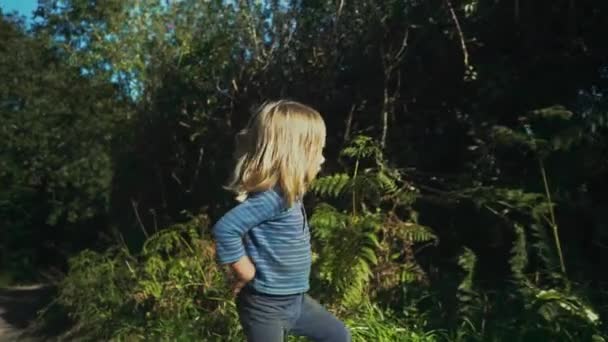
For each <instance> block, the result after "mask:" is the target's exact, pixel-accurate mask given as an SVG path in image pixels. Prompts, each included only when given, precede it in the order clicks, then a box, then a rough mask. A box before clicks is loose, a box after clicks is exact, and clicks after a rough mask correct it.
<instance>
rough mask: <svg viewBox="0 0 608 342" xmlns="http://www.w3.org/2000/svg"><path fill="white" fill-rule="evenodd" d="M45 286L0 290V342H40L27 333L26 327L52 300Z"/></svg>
mask: <svg viewBox="0 0 608 342" xmlns="http://www.w3.org/2000/svg"><path fill="white" fill-rule="evenodd" d="M52 294H53V288H52V287H50V286H46V285H32V286H18V287H8V288H0V342H5V341H6V342H12V341H28V342H34V341H42V340H43V339H42V338H40V337H36V336H32V335H31V334H29V333H28V331H27V327H28V326H29V325H30V323H32V322H33V321H34V319H35V318H36V313H37V311H38V310H40V309H42V308H43V307H44V306H45V305H46V304H47V303H49V301H50V300H51V298H52Z"/></svg>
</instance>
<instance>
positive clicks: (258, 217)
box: [213, 100, 350, 342]
mask: <svg viewBox="0 0 608 342" xmlns="http://www.w3.org/2000/svg"><path fill="white" fill-rule="evenodd" d="M236 144H237V146H236V158H237V164H236V168H235V170H234V174H233V177H232V180H231V181H230V184H229V185H228V187H227V188H228V189H230V190H232V191H234V192H235V193H236V194H237V195H238V196H237V199H239V200H240V201H241V203H240V204H238V205H237V206H236V207H234V208H233V209H232V210H230V211H229V212H228V213H226V214H225V215H224V216H223V217H222V218H221V219H220V220H219V221H218V222H217V223H216V224H215V226H214V227H213V235H214V238H215V241H216V248H217V258H218V261H219V263H220V264H227V265H230V267H229V268H230V269H231V270H232V272H233V274H234V277H235V278H236V280H235V281H234V284H233V287H232V290H233V293H234V294H235V295H236V296H237V297H236V304H237V309H238V313H239V319H240V322H241V325H242V326H243V330H244V332H245V335H246V336H247V341H249V342H282V341H284V336H285V334H286V333H290V334H294V335H299V336H306V337H308V338H310V339H311V340H313V341H327V342H343V341H350V333H349V331H348V330H347V328H346V327H345V325H344V324H343V323H342V322H341V321H339V320H338V319H337V318H336V317H335V316H333V315H332V314H331V313H329V312H328V311H327V310H325V309H324V308H323V307H322V306H321V305H320V304H319V303H317V302H316V301H315V300H314V299H312V298H311V297H310V296H308V295H307V294H306V292H307V291H308V289H309V275H310V266H311V249H310V232H309V228H308V222H307V219H306V212H305V210H304V207H303V206H302V197H303V196H304V193H305V192H306V188H307V186H308V185H309V184H310V183H311V181H312V180H313V179H314V178H315V177H316V175H317V173H318V172H319V170H320V169H321V164H323V162H324V161H325V159H324V158H323V148H324V146H325V123H324V122H323V119H322V118H321V115H320V114H319V113H318V112H317V111H316V110H314V109H312V108H310V107H308V106H306V105H303V104H301V103H298V102H295V101H287V100H281V101H276V102H270V103H266V104H264V105H262V106H261V108H260V109H259V110H258V111H257V113H255V115H254V116H253V117H252V118H251V120H250V122H249V124H248V126H247V128H245V129H244V130H243V131H241V132H240V133H239V134H238V135H237V142H236Z"/></svg>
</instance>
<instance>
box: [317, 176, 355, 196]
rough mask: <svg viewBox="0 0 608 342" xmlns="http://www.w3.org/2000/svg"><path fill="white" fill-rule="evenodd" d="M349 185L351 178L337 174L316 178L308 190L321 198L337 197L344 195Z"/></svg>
mask: <svg viewBox="0 0 608 342" xmlns="http://www.w3.org/2000/svg"><path fill="white" fill-rule="evenodd" d="M350 183H351V177H350V176H349V175H347V174H346V173H337V174H333V175H330V176H325V177H320V178H317V179H316V180H315V181H314V182H313V183H312V185H311V187H310V189H311V190H312V191H313V192H314V193H316V194H317V195H321V196H331V197H338V196H340V195H341V194H342V193H344V192H345V191H346V189H347V187H348V186H349V185H350Z"/></svg>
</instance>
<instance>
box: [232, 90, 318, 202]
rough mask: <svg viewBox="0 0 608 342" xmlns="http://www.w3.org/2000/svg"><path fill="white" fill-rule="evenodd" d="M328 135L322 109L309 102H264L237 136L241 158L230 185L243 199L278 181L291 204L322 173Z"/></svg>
mask: <svg viewBox="0 0 608 342" xmlns="http://www.w3.org/2000/svg"><path fill="white" fill-rule="evenodd" d="M325 135H326V130H325V123H324V122H323V118H322V117H321V114H319V112H317V111H316V110H314V109H312V108H310V107H309V106H306V105H304V104H302V103H299V102H295V101H288V100H280V101H274V102H267V103H264V104H263V105H262V106H260V108H258V110H257V111H256V113H255V114H254V115H253V116H252V118H251V119H250V121H249V124H248V125H247V127H246V128H245V129H243V130H242V131H240V132H239V133H238V134H237V136H236V149H235V158H236V159H237V163H236V167H235V169H234V173H233V175H232V178H231V180H230V182H229V184H228V185H227V186H226V188H227V189H229V190H231V191H234V192H235V193H237V195H239V196H237V199H240V200H242V199H244V198H245V197H246V196H247V194H248V193H251V192H259V191H265V190H268V189H270V188H272V187H274V186H275V185H278V187H279V188H280V190H281V192H282V194H283V197H284V199H285V201H286V204H287V205H288V206H291V205H292V204H293V203H294V202H295V201H296V200H298V199H300V198H301V197H302V196H304V193H305V192H306V188H307V186H308V185H309V184H310V183H311V182H312V181H313V180H314V178H315V177H316V176H317V173H318V171H319V158H320V156H321V154H322V151H323V147H324V145H325Z"/></svg>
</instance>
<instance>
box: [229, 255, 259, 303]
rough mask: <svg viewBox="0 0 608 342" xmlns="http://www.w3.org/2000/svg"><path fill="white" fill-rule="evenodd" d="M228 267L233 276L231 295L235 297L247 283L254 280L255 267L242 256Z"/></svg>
mask: <svg viewBox="0 0 608 342" xmlns="http://www.w3.org/2000/svg"><path fill="white" fill-rule="evenodd" d="M230 266H231V267H230V268H231V271H232V273H233V275H234V279H233V281H232V293H233V294H234V295H235V296H236V295H237V294H238V293H239V292H240V291H241V289H242V288H243V287H245V285H247V283H248V282H250V281H251V280H253V278H255V266H254V265H253V262H251V259H249V257H248V256H243V257H242V258H240V259H239V260H238V261H236V262H235V263H233V264H232V265H230Z"/></svg>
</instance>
